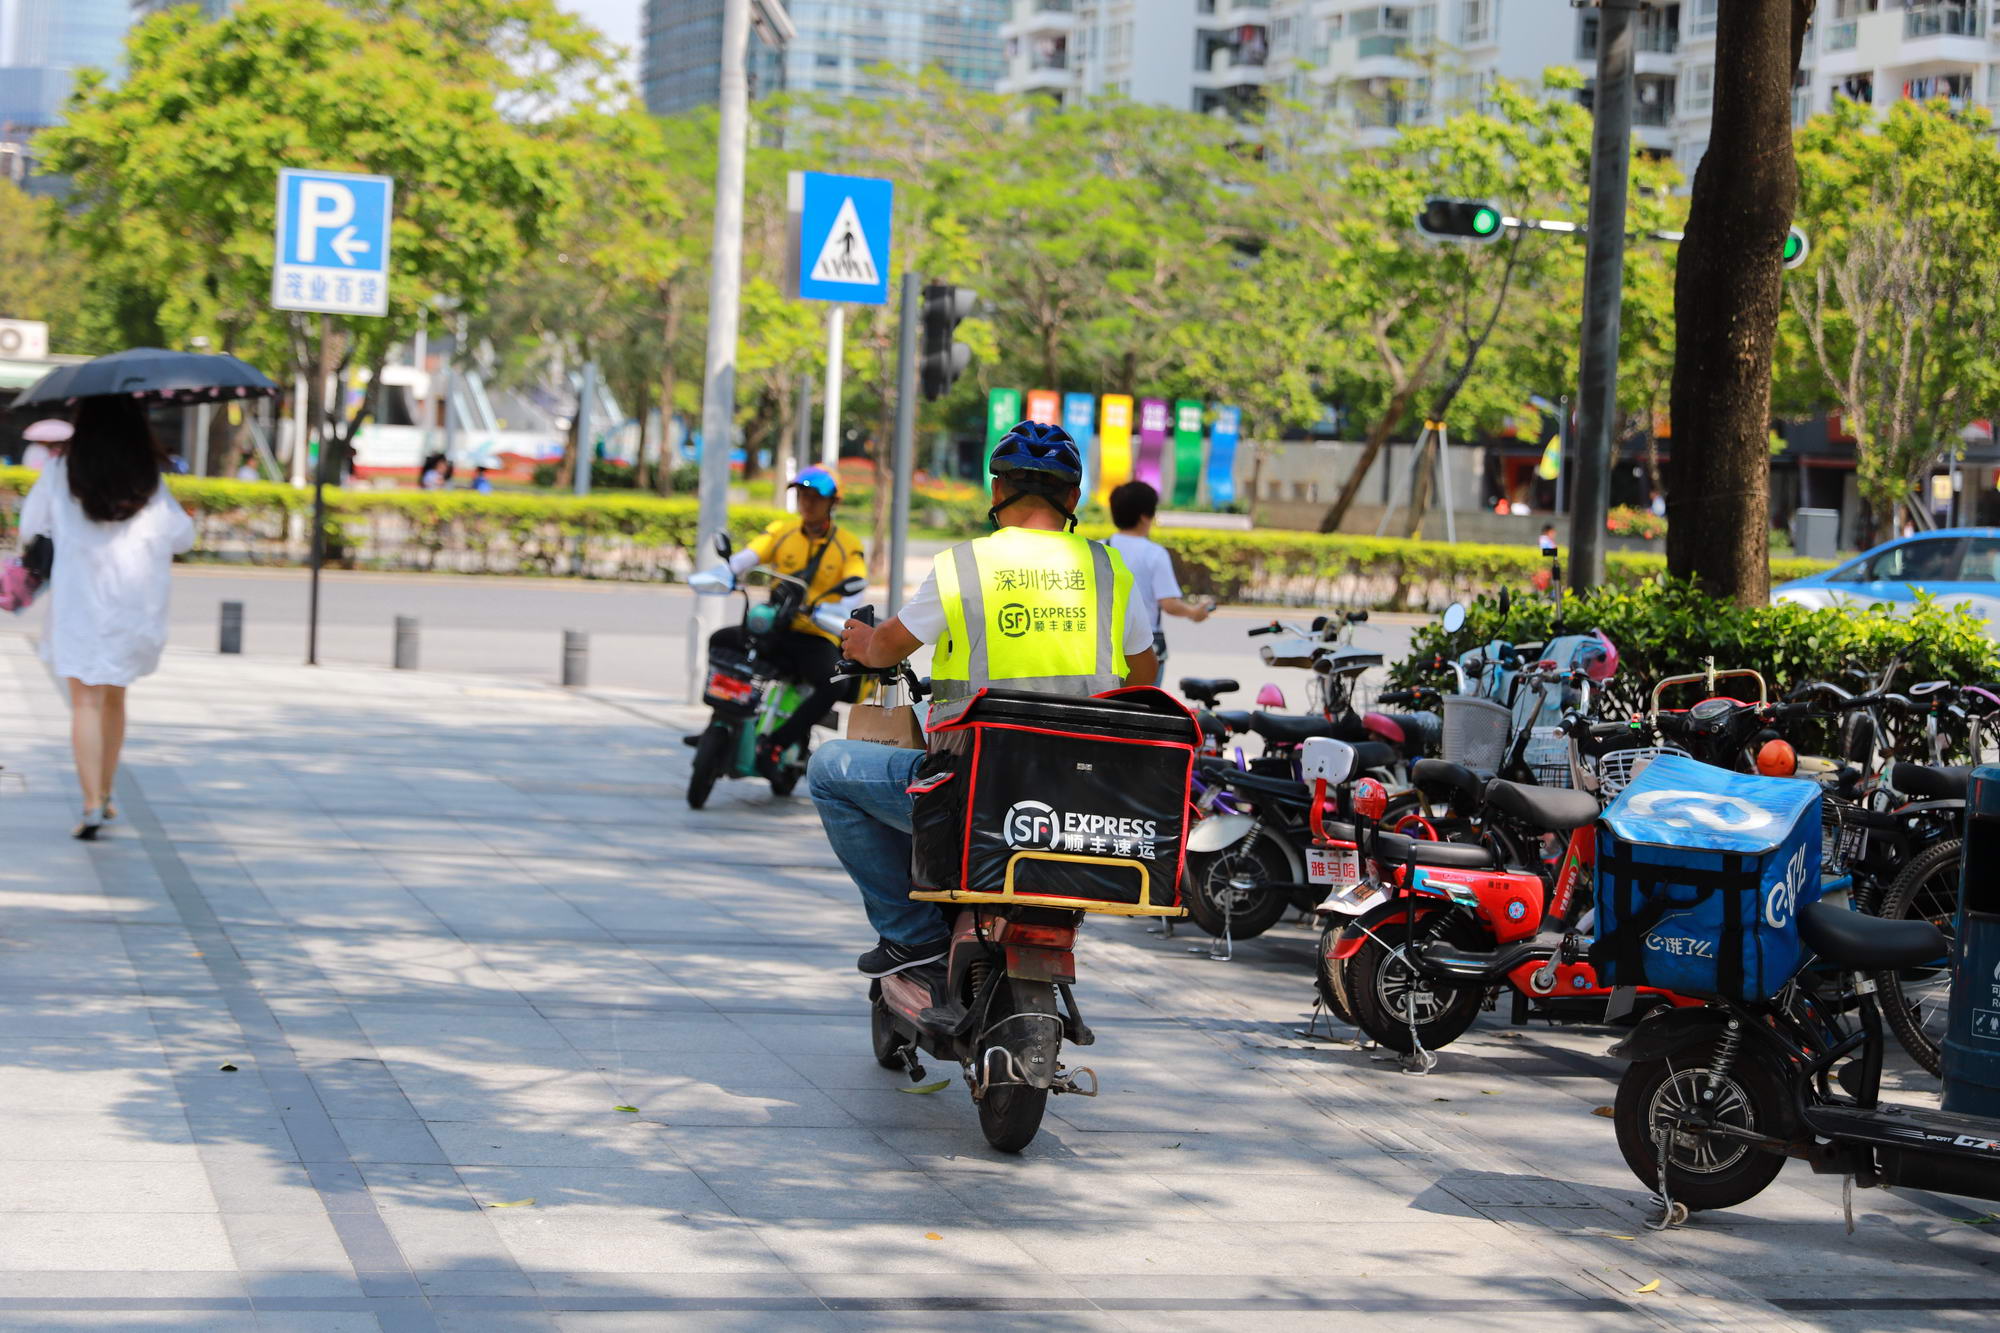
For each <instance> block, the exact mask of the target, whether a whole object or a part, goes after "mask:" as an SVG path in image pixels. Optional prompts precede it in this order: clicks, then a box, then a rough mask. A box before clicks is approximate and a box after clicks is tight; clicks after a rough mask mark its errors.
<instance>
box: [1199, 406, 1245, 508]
mask: <svg viewBox="0 0 2000 1333" xmlns="http://www.w3.org/2000/svg"><path fill="white" fill-rule="evenodd" d="M1242 429H1243V411H1242V409H1241V408H1236V407H1226V406H1225V407H1218V408H1216V409H1215V425H1214V427H1213V428H1211V429H1210V430H1209V432H1208V502H1209V503H1210V504H1211V505H1214V506H1215V507H1216V508H1217V509H1221V508H1223V507H1225V506H1227V505H1232V504H1235V503H1236V441H1237V438H1238V435H1239V433H1240V432H1241V431H1242Z"/></svg>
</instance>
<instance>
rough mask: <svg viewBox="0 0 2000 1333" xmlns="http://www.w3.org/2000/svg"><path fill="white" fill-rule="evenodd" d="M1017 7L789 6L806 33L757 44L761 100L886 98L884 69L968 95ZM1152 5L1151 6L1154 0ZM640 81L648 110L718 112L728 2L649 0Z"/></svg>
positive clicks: (994, 74)
mask: <svg viewBox="0 0 2000 1333" xmlns="http://www.w3.org/2000/svg"><path fill="white" fill-rule="evenodd" d="M1010 3H1011V0H869V3H867V4H860V3H853V0H787V3H786V9H787V10H788V12H789V13H790V15H791V19H792V22H793V24H794V25H795V26H796V27H797V29H798V37H797V39H796V40H795V41H792V42H790V43H789V44H787V45H786V47H785V48H784V50H782V51H776V50H772V49H771V48H769V47H767V46H765V45H764V43H762V42H760V41H758V40H756V39H755V38H753V39H752V40H751V43H750V52H749V61H750V70H749V74H750V83H751V96H752V97H760V96H764V95H766V94H769V93H775V92H780V91H785V90H789V91H793V92H808V93H818V94H821V95H826V96H834V97H879V96H881V95H882V94H883V93H884V91H885V90H886V89H887V87H888V82H887V81H886V80H884V79H883V78H882V77H881V75H880V73H879V71H880V70H882V69H885V68H887V69H893V70H896V71H899V72H906V73H915V72H917V71H919V70H923V69H933V68H935V69H941V70H943V71H944V72H945V73H946V74H947V75H949V76H950V77H951V78H953V79H955V80H957V81H958V82H960V83H962V84H965V85H966V86H967V87H971V88H979V89H988V90H990V89H991V88H993V86H994V85H995V83H996V82H998V81H999V78H1000V76H1001V74H1002V73H1003V72H1004V62H1003V61H1002V60H1001V57H1000V49H1001V44H1000V35H999V34H1000V27H1001V21H1002V20H1003V19H1004V18H1006V16H1007V13H1008V6H1009V4H1010ZM1149 3H1150V0H1149ZM644 14H645V18H644V36H643V40H642V50H641V54H640V75H639V83H640V88H641V91H642V93H643V94H644V97H645V102H646V109H647V110H649V111H651V112H653V113H654V114H656V115H667V114H670V113H672V112H676V111H684V110H687V109H688V108H690V107H695V106H704V105H707V106H712V105H714V104H715V101H716V98H717V97H718V96H719V95H720V89H721V86H722V3H721V0H647V2H646V6H645V11H644Z"/></svg>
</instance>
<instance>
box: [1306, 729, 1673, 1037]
mask: <svg viewBox="0 0 2000 1333" xmlns="http://www.w3.org/2000/svg"><path fill="white" fill-rule="evenodd" d="M1571 725H1573V726H1577V727H1591V728H1593V730H1594V731H1596V732H1597V733H1599V734H1600V735H1608V734H1618V733H1623V732H1625V731H1626V730H1628V728H1626V727H1625V724H1622V723H1613V724H1590V723H1587V722H1582V721H1581V720H1580V719H1579V720H1576V721H1575V722H1573V723H1572V724H1571ZM1428 776H1430V775H1429V774H1419V775H1418V779H1419V781H1423V780H1424V778H1425V777H1428ZM1348 802H1349V811H1350V813H1351V815H1352V818H1351V819H1349V820H1341V819H1331V820H1330V819H1327V818H1326V817H1325V815H1324V814H1323V813H1322V812H1321V810H1320V809H1319V808H1316V809H1315V812H1314V814H1315V831H1316V834H1317V836H1319V837H1320V838H1322V839H1323V840H1324V841H1325V844H1326V846H1327V848H1328V850H1329V852H1330V853H1331V854H1332V855H1335V856H1338V857H1340V858H1341V859H1342V860H1343V862H1344V863H1345V864H1347V865H1349V866H1353V867H1357V878H1356V879H1355V880H1354V881H1353V883H1351V884H1350V885H1348V886H1347V887H1346V888H1345V889H1337V890H1336V891H1335V893H1333V894H1332V895H1329V897H1328V899H1327V900H1326V902H1325V903H1323V904H1322V905H1321V910H1322V914H1324V915H1326V916H1327V917H1328V918H1329V922H1328V925H1327V927H1326V929H1325V931H1324V932H1323V934H1322V935H1321V938H1320V949H1319V959H1318V980H1319V992H1320V995H1321V998H1322V999H1324V1000H1325V1001H1326V1003H1327V1006H1328V1008H1330V1009H1331V1010H1333V1012H1334V1013H1335V1014H1336V1016H1338V1017H1340V1018H1342V1019H1344V1020H1345V1021H1347V1022H1350V1023H1352V1024H1354V1025H1355V1026H1356V1027H1358V1028H1360V1029H1361V1030H1362V1031H1363V1032H1365V1033H1367V1034H1368V1036H1369V1037H1371V1038H1373V1039H1374V1040H1375V1041H1377V1042H1379V1043H1381V1044H1382V1045H1383V1046H1386V1047H1388V1048H1389V1049H1391V1050H1394V1051H1399V1052H1402V1053H1403V1054H1405V1055H1409V1056H1412V1057H1413V1058H1415V1059H1417V1060H1419V1061H1422V1062H1423V1063H1425V1064H1426V1065H1428V1063H1429V1057H1428V1052H1431V1051H1435V1050H1437V1049H1438V1048H1439V1047H1442V1046H1445V1045H1447V1044H1449V1043H1450V1042H1452V1041H1454V1040H1456V1039H1457V1038H1458V1037H1459V1036H1460V1035H1461V1034H1462V1033H1464V1032H1465V1030H1466V1029H1467V1028H1469V1027H1471V1026H1472V1023H1473V1020H1474V1019H1476V1018H1477V1017H1478V1015H1479V1012H1480V1010H1481V1009H1483V1008H1487V1007H1490V1005H1491V1004H1492V1003H1493V1001H1494V1000H1495V999H1497V997H1498V995H1499V993H1500V992H1501V991H1503V990H1504V991H1508V992H1511V993H1512V995H1513V1017H1514V1021H1516V1022H1524V1021H1526V1020H1527V1019H1528V1018H1529V1017H1531V1016H1532V1017H1544V1018H1549V1019H1554V1020H1567V1021H1577V1020H1585V1021H1594V1020H1597V1019H1600V1018H1602V1016H1603V1014H1604V1009H1605V1002H1606V1001H1607V1000H1608V999H1609V998H1610V996H1611V988H1610V987H1608V986H1604V985H1602V984H1600V982H1599V980H1598V977H1597V974H1596V971H1595V969H1594V968H1593V967H1592V966H1591V964H1590V962H1589V961H1588V959H1587V957H1586V954H1587V953H1588V950H1589V947H1590V936H1589V933H1588V929H1587V923H1586V921H1585V916H1586V913H1587V912H1588V911H1589V909H1590V904H1591V896H1592V895H1591V886H1592V883H1593V878H1594V874H1595V865H1596V860H1597V835H1596V828H1595V824H1596V820H1597V815H1598V802H1597V797H1596V796H1594V795H1592V794H1591V793H1589V792H1587V791H1575V790H1570V789H1568V788H1562V787H1539V786H1530V785H1527V784H1525V783H1517V782H1507V781H1503V780H1500V779H1497V778H1496V779H1493V780H1491V781H1489V782H1487V783H1486V784H1485V785H1484V788H1483V790H1482V792H1481V809H1480V813H1479V818H1478V820H1477V824H1476V826H1477V829H1478V837H1479V841H1478V842H1476V843H1475V842H1432V841H1426V840H1424V839H1420V838H1411V837H1406V836H1402V835H1399V834H1395V833H1387V832H1382V831H1380V830H1379V828H1377V827H1376V826H1375V825H1374V824H1373V822H1372V821H1373V818H1374V817H1376V815H1375V812H1376V811H1377V810H1379V809H1381V808H1383V806H1385V805H1386V801H1385V799H1384V795H1383V794H1382V793H1380V792H1379V791H1377V790H1374V789H1372V787H1371V784H1370V783H1369V782H1367V781H1365V780H1364V781H1363V782H1360V783H1355V784H1353V789H1352V792H1351V794H1350V796H1349V798H1348ZM1545 842H1554V843H1555V844H1556V846H1557V849H1558V850H1557V851H1556V853H1555V855H1553V856H1550V857H1546V858H1545V857H1543V856H1542V855H1541V848H1542V846H1543V844H1544V843H1545ZM1639 993H1640V995H1641V996H1642V997H1649V998H1650V1000H1651V1001H1652V1002H1655V1003H1657V1002H1661V1001H1664V1002H1667V1003H1687V1001H1682V1000H1680V999H1679V997H1675V996H1672V995H1670V994H1668V993H1667V992H1664V991H1653V990H1642V991H1640V992H1639Z"/></svg>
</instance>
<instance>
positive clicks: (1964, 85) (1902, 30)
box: [1794, 0, 2000, 119]
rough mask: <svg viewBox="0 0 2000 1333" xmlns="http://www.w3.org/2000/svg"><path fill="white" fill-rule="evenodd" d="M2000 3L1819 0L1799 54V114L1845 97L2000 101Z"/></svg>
mask: <svg viewBox="0 0 2000 1333" xmlns="http://www.w3.org/2000/svg"><path fill="white" fill-rule="evenodd" d="M1997 21H2000V5H1990V4H1988V3H1974V0H1925V2H1924V3H1914V2H1912V3H1905V2H1904V0H1822V3H1821V4H1820V7H1819V14H1818V16H1817V18H1816V19H1815V20H1814V22H1813V32H1812V33H1811V34H1810V36H1809V38H1808V42H1807V49H1806V53H1805V54H1804V55H1803V56H1801V57H1800V60H1799V64H1800V71H1799V78H1798V79H1797V80H1796V83H1795V90H1794V111H1795V113H1796V114H1797V115H1798V117H1799V119H1804V118H1805V116H1807V115H1809V114H1811V113H1812V112H1816V111H1825V110H1828V109H1830V108H1831V107H1832V106H1833V104H1834V102H1835V101H1837V100H1839V99H1841V98H1846V99H1848V100H1850V101H1855V102H1863V103H1866V104H1868V105H1870V106H1876V107H1887V106H1888V105H1890V104H1891V103H1893V102H1896V101H1899V100H1903V99H1915V100H1918V101H1930V100H1932V99H1934V98H1944V99H1945V100H1947V101H1949V102H1950V103H1951V104H1952V105H1953V106H1956V107H1960V108H1968V107H1974V106H1977V107H1986V108H1990V107H1992V106H1993V105H1994V104H1995V103H1996V102H2000V40H1996V38H2000V33H1996V31H1995V27H1996V22H1997Z"/></svg>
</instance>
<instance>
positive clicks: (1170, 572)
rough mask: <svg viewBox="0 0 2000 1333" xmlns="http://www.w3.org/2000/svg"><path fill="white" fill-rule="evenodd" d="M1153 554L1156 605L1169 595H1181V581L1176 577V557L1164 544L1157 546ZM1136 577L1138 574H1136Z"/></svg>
mask: <svg viewBox="0 0 2000 1333" xmlns="http://www.w3.org/2000/svg"><path fill="white" fill-rule="evenodd" d="M1149 554H1150V555H1151V556H1152V566H1153V568H1152V579H1153V602H1154V604H1155V605H1157V604H1159V603H1160V602H1164V601H1166V600H1167V598H1169V597H1178V596H1180V595H1181V581H1180V580H1179V579H1177V578H1175V577H1174V558H1173V556H1171V555H1169V554H1168V553H1167V548H1166V547H1164V546H1155V547H1154V548H1153V549H1152V551H1151V552H1150V553H1149ZM1135 577H1136V576H1135Z"/></svg>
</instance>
